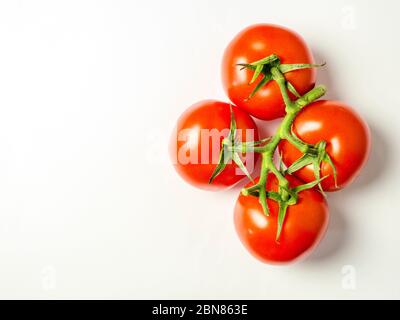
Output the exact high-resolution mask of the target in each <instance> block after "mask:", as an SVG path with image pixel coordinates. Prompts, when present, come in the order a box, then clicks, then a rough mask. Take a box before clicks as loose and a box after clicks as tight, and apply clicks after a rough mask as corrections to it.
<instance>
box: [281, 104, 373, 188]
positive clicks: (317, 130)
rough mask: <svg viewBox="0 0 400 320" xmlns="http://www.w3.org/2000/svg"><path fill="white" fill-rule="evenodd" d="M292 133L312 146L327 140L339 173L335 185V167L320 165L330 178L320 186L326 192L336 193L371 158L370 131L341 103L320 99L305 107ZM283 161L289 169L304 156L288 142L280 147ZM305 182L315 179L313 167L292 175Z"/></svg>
mask: <svg viewBox="0 0 400 320" xmlns="http://www.w3.org/2000/svg"><path fill="white" fill-rule="evenodd" d="M292 131H293V133H294V134H295V135H296V136H297V137H298V138H300V139H301V140H303V141H304V142H306V143H309V144H316V143H318V142H320V141H325V142H326V143H327V145H326V152H327V153H328V155H329V156H330V158H331V159H332V162H333V164H334V166H335V167H336V172H337V187H336V186H335V180H334V172H333V168H332V166H331V165H330V164H328V163H327V162H322V163H321V177H324V176H328V177H327V178H326V179H325V180H323V181H322V183H321V185H322V188H323V189H324V190H325V191H336V190H339V189H342V188H343V187H345V186H347V185H348V184H349V183H351V182H352V181H353V180H354V179H355V178H356V177H357V176H358V174H359V172H360V170H361V168H362V167H363V166H364V164H365V163H366V161H367V159H368V155H369V151H370V145H371V143H370V132H369V129H368V125H367V124H366V122H365V121H364V120H363V119H362V118H361V117H360V116H359V115H358V114H357V113H356V112H355V111H354V110H353V109H351V108H350V107H349V106H347V105H345V104H344V103H342V102H338V101H328V100H321V101H317V102H313V103H311V104H310V105H308V106H306V107H305V108H304V109H303V110H301V111H300V113H299V114H298V115H297V117H296V119H295V120H294V122H293V124H292ZM279 150H280V153H281V154H282V159H283V162H284V163H285V164H286V165H287V166H290V165H291V164H292V163H293V162H295V161H296V160H297V159H298V158H300V157H301V156H302V153H301V152H300V151H299V150H297V149H296V147H295V146H293V145H292V144H290V143H289V142H287V141H285V140H282V141H281V142H280V145H279ZM293 174H294V175H295V176H297V177H298V178H300V179H302V180H303V181H305V182H311V181H313V180H315V176H314V170H313V166H312V165H308V166H306V167H304V168H302V169H300V170H299V171H296V172H295V173H293Z"/></svg>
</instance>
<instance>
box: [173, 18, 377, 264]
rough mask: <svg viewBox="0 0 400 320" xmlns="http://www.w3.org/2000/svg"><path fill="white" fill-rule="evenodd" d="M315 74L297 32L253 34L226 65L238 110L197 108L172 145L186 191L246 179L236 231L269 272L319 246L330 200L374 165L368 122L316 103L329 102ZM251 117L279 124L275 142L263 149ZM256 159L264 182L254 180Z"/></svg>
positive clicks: (259, 29)
mask: <svg viewBox="0 0 400 320" xmlns="http://www.w3.org/2000/svg"><path fill="white" fill-rule="evenodd" d="M319 66H321V65H316V64H315V63H314V60H313V56H312V53H311V50H310V49H309V48H308V46H307V45H306V43H305V42H304V40H303V39H302V38H301V37H300V36H299V35H298V34H297V33H295V32H293V31H291V30H289V29H287V28H283V27H280V26H276V25H270V24H259V25H254V26H250V27H248V28H246V29H244V30H243V31H241V32H240V33H239V34H238V35H237V36H236V37H235V38H234V39H233V40H232V41H231V42H230V44H229V45H228V47H227V48H226V50H225V53H224V56H223V60H222V83H223V87H224V89H225V92H226V94H227V96H228V97H229V99H230V100H231V102H232V103H231V104H229V103H224V102H218V101H215V100H204V101H201V102H198V103H196V104H194V105H193V106H191V107H190V108H189V109H187V110H186V111H185V112H184V113H183V114H182V115H181V117H180V118H179V120H178V121H177V124H176V128H175V131H174V134H173V135H172V138H171V146H170V153H171V158H172V159H173V163H174V167H175V169H176V171H177V172H178V173H179V175H180V176H181V177H182V178H183V179H184V180H186V181H187V182H188V183H190V184H192V185H194V186H196V187H199V188H202V189H207V190H221V189H226V188H228V187H231V186H233V185H235V184H236V183H237V182H239V181H240V180H242V179H244V178H246V176H247V177H248V178H249V179H250V180H251V182H250V183H249V184H248V185H247V186H246V187H245V188H244V189H243V190H242V191H241V193H240V195H239V197H238V199H237V202H236V206H235V209H234V223H235V227H236V231H237V233H238V235H239V238H240V239H241V241H242V243H243V244H244V246H245V247H246V248H247V249H248V251H249V252H250V253H251V254H252V255H254V256H255V257H256V258H258V259H259V260H261V261H263V262H266V263H271V264H282V263H288V262H292V261H295V260H297V259H299V258H301V257H304V256H305V255H307V254H308V253H310V252H311V251H312V249H313V248H314V247H316V246H317V245H318V243H319V241H320V240H321V239H322V237H323V235H324V233H325V230H326V228H327V225H328V221H329V212H328V205H327V202H326V197H325V193H324V192H331V191H337V190H340V189H342V188H344V187H346V186H347V185H349V184H350V183H351V182H352V181H353V180H354V179H355V178H356V177H357V175H358V174H359V173H360V170H361V168H362V167H363V166H364V164H365V162H366V161H367V158H368V154H369V150H370V134H369V129H368V126H367V124H366V123H365V122H364V120H363V119H362V118H361V117H360V116H359V115H358V114H357V113H356V112H355V111H354V110H353V109H352V108H351V107H349V106H347V105H346V104H344V103H342V102H338V101H327V100H319V101H316V100H317V99H318V98H320V97H321V96H322V95H323V94H324V93H325V89H324V87H322V86H319V87H315V80H316V68H317V67H319ZM252 117H256V118H259V119H262V120H273V119H277V118H281V117H283V120H282V122H281V126H280V127H279V129H278V130H277V133H276V134H275V135H274V136H272V137H267V138H265V139H261V140H260V137H259V133H258V129H257V126H256V124H255V122H254V120H253V119H252ZM274 154H275V156H276V154H279V155H280V164H279V166H277V165H276V161H275V162H274V161H273V159H272V157H273V156H274ZM260 156H261V159H262V160H261V169H260V175H259V177H258V178H256V179H255V180H253V179H252V177H251V176H250V175H251V173H252V172H253V169H254V164H255V162H256V161H257V159H258V158H259V157H260Z"/></svg>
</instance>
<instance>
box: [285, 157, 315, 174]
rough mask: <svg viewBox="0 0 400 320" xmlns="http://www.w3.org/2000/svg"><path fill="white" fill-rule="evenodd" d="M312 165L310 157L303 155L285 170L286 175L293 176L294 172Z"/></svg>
mask: <svg viewBox="0 0 400 320" xmlns="http://www.w3.org/2000/svg"><path fill="white" fill-rule="evenodd" d="M312 163H313V158H312V156H311V155H309V154H307V153H305V154H303V155H302V156H301V157H300V158H299V159H297V160H296V161H295V162H293V163H292V165H291V166H290V167H289V168H288V169H287V170H286V172H287V173H289V174H293V173H294V172H296V171H298V170H300V169H302V168H304V167H306V166H308V165H309V164H312Z"/></svg>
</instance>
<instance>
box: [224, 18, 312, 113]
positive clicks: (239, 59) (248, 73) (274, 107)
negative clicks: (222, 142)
mask: <svg viewBox="0 0 400 320" xmlns="http://www.w3.org/2000/svg"><path fill="white" fill-rule="evenodd" d="M271 54H276V55H277V56H278V57H279V59H280V61H281V63H282V64H297V63H298V64H313V63H314V61H313V57H312V54H311V51H310V50H309V48H308V47H307V45H306V43H305V42H304V40H303V39H302V38H301V37H300V36H299V35H298V34H297V33H295V32H293V31H291V30H289V29H287V28H284V27H280V26H276V25H271V24H258V25H253V26H250V27H248V28H246V29H244V30H243V31H241V32H240V33H239V34H238V35H237V36H236V37H235V38H234V39H233V40H232V41H231V43H230V44H229V45H228V47H227V48H226V50H225V53H224V56H223V60H222V82H223V86H224V89H225V91H226V93H227V95H228V97H229V98H230V100H231V101H232V102H233V103H234V104H235V105H237V106H238V107H240V108H242V109H243V110H246V111H247V112H248V113H250V114H251V115H253V116H254V117H257V118H259V119H263V120H272V119H276V118H279V117H283V116H284V115H285V105H284V102H283V99H282V95H281V92H280V90H279V87H278V85H277V84H276V82H275V81H270V82H269V83H268V84H266V85H265V86H263V87H262V88H261V89H260V90H258V91H257V92H256V93H255V95H254V96H253V97H252V98H250V99H249V96H250V94H251V93H252V92H253V90H254V88H255V87H256V85H257V83H258V82H259V81H260V80H261V78H262V74H261V75H259V77H258V81H256V82H254V83H252V84H250V85H249V83H250V82H251V79H252V77H253V74H254V72H253V71H252V70H249V69H244V70H242V68H241V67H240V66H239V65H238V64H246V63H252V62H255V61H257V60H259V59H263V58H265V57H266V56H269V55H271ZM285 77H286V79H287V81H289V82H290V83H291V84H292V85H293V86H294V88H295V89H296V90H297V92H298V93H299V94H300V95H302V94H304V93H306V92H307V91H309V90H310V89H312V88H313V87H314V85H315V80H316V71H315V69H313V68H311V69H302V70H295V71H291V72H288V73H287V74H285ZM291 96H292V98H294V96H293V95H292V94H291Z"/></svg>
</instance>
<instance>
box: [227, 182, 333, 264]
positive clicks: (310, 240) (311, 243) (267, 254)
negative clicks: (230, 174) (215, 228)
mask: <svg viewBox="0 0 400 320" xmlns="http://www.w3.org/2000/svg"><path fill="white" fill-rule="evenodd" d="M286 178H287V179H288V180H289V184H290V187H292V188H293V187H296V186H298V185H300V184H302V182H301V181H300V180H299V179H297V178H295V177H293V176H287V177H286ZM266 190H267V191H277V190H278V182H277V179H276V177H275V176H274V175H272V174H269V175H268V179H267V186H266ZM267 204H268V208H269V211H270V214H269V216H266V215H265V214H264V212H263V209H262V207H261V205H260V203H259V201H258V198H257V197H254V196H243V195H240V196H239V198H238V200H237V202H236V206H235V211H234V222H235V227H236V231H237V233H238V235H239V238H240V240H241V241H242V243H243V244H244V246H245V247H246V248H247V250H248V251H249V252H250V253H251V254H252V255H253V256H254V257H256V258H257V259H259V260H260V261H262V262H265V263H270V264H287V263H290V262H294V261H296V260H298V259H300V258H302V257H305V256H306V255H307V254H309V253H310V252H311V251H312V250H313V248H315V247H316V246H317V245H318V243H319V242H320V240H321V239H322V237H323V235H324V234H325V231H326V228H327V225H328V220H329V212H328V207H327V204H326V201H325V198H324V197H323V195H322V194H321V193H320V192H318V191H317V190H316V189H309V190H304V191H301V192H299V194H298V201H297V203H296V204H294V205H291V206H289V207H288V209H287V213H286V218H285V220H284V223H283V228H282V232H281V235H280V237H279V239H278V240H276V234H277V228H278V221H277V220H278V210H279V208H278V203H277V202H276V201H274V200H271V199H267Z"/></svg>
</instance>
